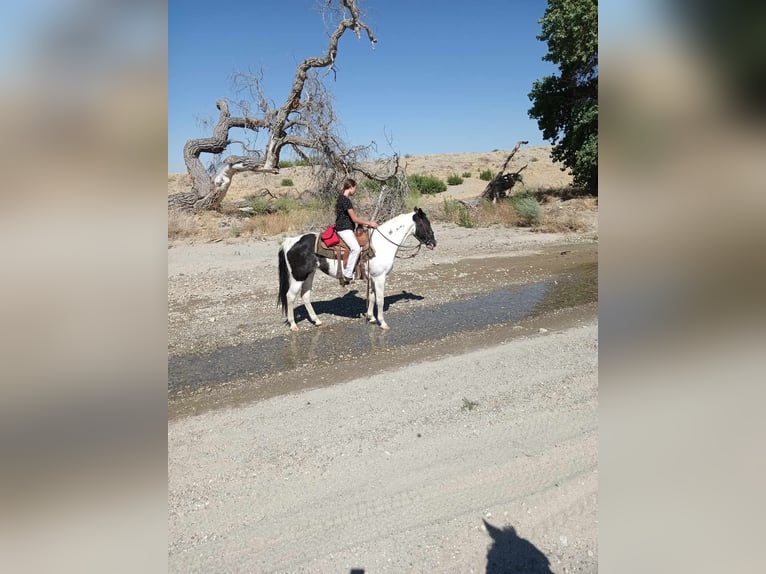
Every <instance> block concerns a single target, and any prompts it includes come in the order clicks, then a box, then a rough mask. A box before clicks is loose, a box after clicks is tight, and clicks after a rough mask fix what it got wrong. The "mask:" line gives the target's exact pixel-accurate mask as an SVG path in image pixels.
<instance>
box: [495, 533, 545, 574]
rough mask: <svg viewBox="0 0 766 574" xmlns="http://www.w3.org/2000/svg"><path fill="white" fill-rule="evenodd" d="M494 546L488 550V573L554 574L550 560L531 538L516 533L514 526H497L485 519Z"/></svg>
mask: <svg viewBox="0 0 766 574" xmlns="http://www.w3.org/2000/svg"><path fill="white" fill-rule="evenodd" d="M484 526H485V527H486V529H487V533H489V535H490V536H491V537H492V546H490V548H489V551H488V552H487V571H486V574H511V573H514V572H518V573H521V572H525V573H527V574H553V572H552V571H551V569H550V561H549V560H548V558H547V557H546V556H545V554H543V553H542V552H540V550H538V549H537V547H536V546H535V545H534V544H532V543H531V542H530V541H529V540H525V539H524V538H521V537H520V536H519V535H518V534H516V530H515V529H514V528H513V526H508V527H506V528H497V527H495V526H492V525H491V524H490V523H489V522H487V521H486V520H484Z"/></svg>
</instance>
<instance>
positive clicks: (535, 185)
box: [168, 146, 598, 241]
mask: <svg viewBox="0 0 766 574" xmlns="http://www.w3.org/2000/svg"><path fill="white" fill-rule="evenodd" d="M507 155H508V151H501V150H497V151H494V152H487V153H466V154H446V155H433V156H408V157H406V158H402V163H403V164H404V166H405V167H406V172H407V174H409V175H412V174H416V173H418V174H429V175H434V176H436V177H439V178H442V179H445V178H446V177H448V176H449V175H450V174H456V173H465V172H470V173H472V174H475V177H471V178H466V179H465V181H464V182H463V183H462V184H460V185H454V186H450V187H449V189H448V190H447V191H446V192H444V193H440V194H437V195H433V196H423V197H411V198H408V200H407V202H406V206H407V209H411V208H412V207H414V206H415V205H417V206H418V207H423V208H424V209H425V210H426V212H427V213H428V215H429V217H430V218H431V220H432V221H440V222H450V223H454V224H456V225H462V226H464V227H487V226H494V225H496V226H502V227H514V226H520V225H525V226H527V227H530V228H531V229H532V230H536V231H542V232H588V231H594V230H595V231H597V228H598V222H597V215H598V203H597V200H596V199H595V198H592V197H576V196H572V195H571V193H570V192H569V191H568V184H569V183H570V182H571V179H570V178H569V177H568V176H567V175H566V174H564V173H562V171H561V169H560V166H559V165H558V164H555V163H553V162H552V161H551V160H550V148H549V147H548V146H539V147H531V148H522V149H521V150H520V151H519V153H518V154H517V156H516V157H514V161H513V162H512V163H513V165H512V166H511V168H514V169H515V168H518V167H520V166H521V165H524V164H527V165H528V167H527V168H526V169H525V170H524V183H525V185H526V189H527V190H528V191H530V192H531V193H532V194H533V195H534V197H535V198H536V199H537V201H538V202H539V203H540V206H541V211H542V216H541V218H540V220H539V221H537V222H536V223H534V224H532V225H531V226H530V225H527V222H525V221H524V220H523V218H522V217H520V216H519V213H518V212H517V211H516V209H514V207H513V205H512V204H511V202H509V201H501V202H499V203H497V204H494V205H493V204H491V203H487V202H479V203H478V205H477V206H476V207H475V208H471V209H469V208H466V207H462V209H461V208H460V207H459V206H461V205H462V204H461V203H460V200H468V201H469V202H471V203H476V202H475V200H476V199H477V198H478V197H479V196H480V195H481V193H482V191H483V190H484V187H485V186H486V182H485V181H481V180H480V179H479V177H478V174H479V173H480V172H481V171H482V170H485V169H487V170H490V171H492V172H493V173H495V172H496V171H497V170H498V169H499V168H500V167H501V165H502V163H503V161H504V160H505V158H506V157H507ZM517 163H518V165H516V164H517ZM309 175H310V171H309V169H308V168H302V167H290V168H283V169H281V170H280V173H279V174H276V175H266V174H248V173H246V174H241V175H240V176H237V177H236V178H234V180H233V181H232V187H231V189H230V190H229V193H228V194H227V196H226V198H225V200H224V204H223V208H222V209H221V211H220V212H203V213H196V214H192V213H172V212H171V213H168V239H169V240H202V241H217V240H222V239H233V238H238V237H244V238H247V237H271V236H274V235H279V234H281V233H288V234H298V233H304V232H307V231H316V230H320V229H323V228H324V227H325V226H327V225H329V224H330V223H332V221H333V220H334V214H333V213H332V208H331V207H330V208H326V207H317V206H316V205H314V206H313V207H311V206H310V205H308V204H306V203H304V201H305V200H304V199H302V198H303V197H305V196H306V194H307V193H309V194H310V192H311V189H312V185H313V184H312V182H311V179H310V177H309ZM286 178H289V179H291V180H292V181H293V182H295V185H294V186H293V187H289V188H288V187H282V186H281V183H282V180H283V179H286ZM190 184H191V181H190V179H189V177H188V176H187V175H185V174H168V193H169V194H170V193H174V192H177V191H186V190H188V189H189V187H190ZM264 190H269V192H270V193H271V195H273V196H276V197H278V198H291V199H293V200H295V201H297V202H298V206H297V207H291V208H289V210H288V211H279V212H277V213H272V214H258V215H248V214H245V213H243V212H241V211H239V210H238V206H239V205H242V203H243V202H246V201H247V198H252V197H254V196H257V197H266V196H267V195H268V194H265V193H264ZM514 191H517V190H514ZM522 191H523V190H522ZM374 200H375V198H372V197H368V196H367V194H366V192H365V190H364V189H360V193H358V194H357V197H356V200H355V202H356V204H357V207H358V211H359V212H361V213H363V214H365V215H368V216H372V214H373V211H374V203H375V201H374ZM264 202H265V203H274V202H275V200H273V199H264Z"/></svg>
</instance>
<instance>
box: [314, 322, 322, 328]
mask: <svg viewBox="0 0 766 574" xmlns="http://www.w3.org/2000/svg"><path fill="white" fill-rule="evenodd" d="M314 325H316V326H317V327H324V323H322V321H316V322H315V323H314Z"/></svg>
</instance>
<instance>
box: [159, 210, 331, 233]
mask: <svg viewBox="0 0 766 574" xmlns="http://www.w3.org/2000/svg"><path fill="white" fill-rule="evenodd" d="M330 218H331V216H330V214H329V213H328V212H325V211H313V210H308V209H297V210H294V211H290V212H286V211H280V212H278V213H271V214H263V215H253V216H248V215H244V214H241V212H239V211H237V210H236V209H235V208H224V209H223V210H222V211H221V212H214V211H205V212H201V213H185V212H177V211H173V212H168V240H171V241H172V240H183V239H196V240H201V241H216V240H221V239H227V238H236V237H245V238H247V237H272V236H274V235H279V234H280V233H294V234H296V235H297V234H299V233H305V232H306V231H309V230H312V229H313V230H317V229H320V228H321V227H323V226H326V225H328V224H329V223H330V222H331V219H330Z"/></svg>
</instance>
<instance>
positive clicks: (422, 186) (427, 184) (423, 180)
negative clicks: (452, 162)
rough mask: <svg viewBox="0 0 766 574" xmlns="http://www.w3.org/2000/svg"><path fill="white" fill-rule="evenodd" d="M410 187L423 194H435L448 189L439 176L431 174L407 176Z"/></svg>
mask: <svg viewBox="0 0 766 574" xmlns="http://www.w3.org/2000/svg"><path fill="white" fill-rule="evenodd" d="M407 183H408V184H409V186H410V188H413V189H414V190H416V191H417V192H418V193H422V194H423V195H434V194H437V193H441V192H443V191H447V185H446V184H445V183H444V182H443V181H442V180H440V179H439V178H436V177H433V176H430V175H417V174H416V175H411V176H409V177H408V178H407Z"/></svg>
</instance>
